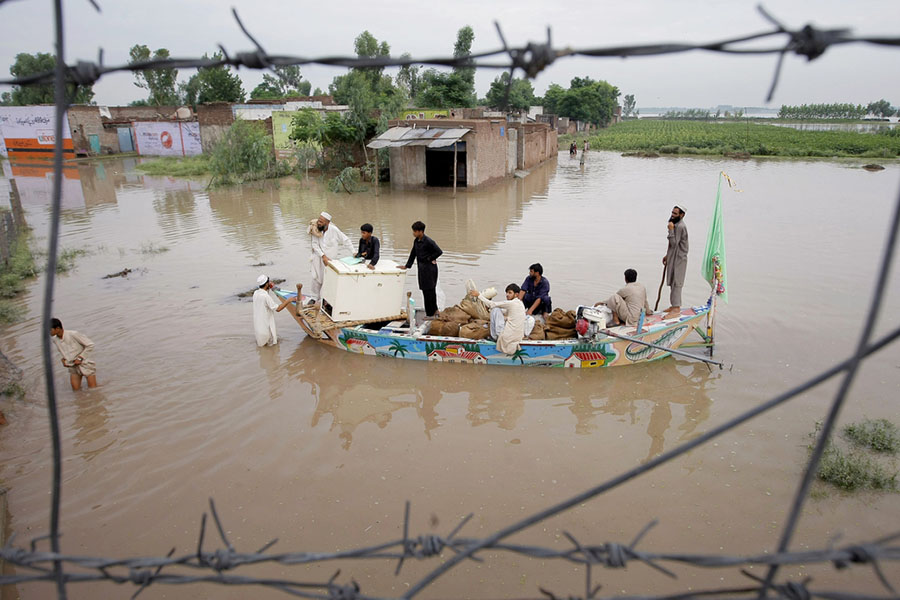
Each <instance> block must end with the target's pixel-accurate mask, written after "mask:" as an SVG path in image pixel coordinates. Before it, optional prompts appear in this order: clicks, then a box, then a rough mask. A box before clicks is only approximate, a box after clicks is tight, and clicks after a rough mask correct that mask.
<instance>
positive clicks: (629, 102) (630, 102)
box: [622, 94, 718, 117]
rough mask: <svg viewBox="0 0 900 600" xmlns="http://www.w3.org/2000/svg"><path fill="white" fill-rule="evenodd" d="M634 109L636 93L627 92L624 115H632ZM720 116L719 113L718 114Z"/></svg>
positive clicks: (623, 105) (623, 109)
mask: <svg viewBox="0 0 900 600" xmlns="http://www.w3.org/2000/svg"><path fill="white" fill-rule="evenodd" d="M633 111H634V94H625V102H624V103H623V104H622V115H623V116H626V117H630V116H631V113H632V112H633ZM717 116H718V115H717Z"/></svg>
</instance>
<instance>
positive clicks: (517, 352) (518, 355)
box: [510, 347, 528, 365]
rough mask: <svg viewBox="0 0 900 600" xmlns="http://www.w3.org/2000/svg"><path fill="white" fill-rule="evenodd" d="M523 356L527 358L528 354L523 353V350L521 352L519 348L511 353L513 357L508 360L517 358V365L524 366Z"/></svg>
mask: <svg viewBox="0 0 900 600" xmlns="http://www.w3.org/2000/svg"><path fill="white" fill-rule="evenodd" d="M523 356H528V353H527V352H525V350H523V349H522V348H521V347H519V349H518V350H516V351H515V352H514V353H513V355H512V356H511V357H510V359H511V360H516V359H517V358H518V359H519V364H522V365H524V364H525V359H524V358H522V357H523Z"/></svg>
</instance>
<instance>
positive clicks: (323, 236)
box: [309, 211, 353, 300]
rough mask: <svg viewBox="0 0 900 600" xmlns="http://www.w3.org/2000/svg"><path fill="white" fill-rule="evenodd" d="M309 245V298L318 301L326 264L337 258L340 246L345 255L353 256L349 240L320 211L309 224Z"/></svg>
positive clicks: (324, 213) (325, 213)
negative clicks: (344, 250)
mask: <svg viewBox="0 0 900 600" xmlns="http://www.w3.org/2000/svg"><path fill="white" fill-rule="evenodd" d="M309 245H310V246H311V248H312V255H310V257H309V270H310V272H311V273H312V279H313V283H312V293H311V294H310V298H311V299H313V300H318V299H319V292H321V290H322V282H323V281H325V267H326V266H327V265H328V263H329V262H330V261H332V260H334V259H336V258H338V253H339V252H340V250H341V247H342V246H346V248H347V249H348V251H347V255H349V256H353V246H352V244H351V243H350V238H348V237H347V236H346V235H344V232H343V231H341V230H340V229H338V228H337V225H332V224H331V215H329V214H328V213H327V212H324V211H322V212H321V213H320V214H319V218H318V219H316V221H315V223H314V224H313V223H310V224H309Z"/></svg>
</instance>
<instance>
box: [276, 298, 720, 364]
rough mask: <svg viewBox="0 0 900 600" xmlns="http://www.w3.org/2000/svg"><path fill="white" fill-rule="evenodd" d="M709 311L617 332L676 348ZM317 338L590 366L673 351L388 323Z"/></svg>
mask: <svg viewBox="0 0 900 600" xmlns="http://www.w3.org/2000/svg"><path fill="white" fill-rule="evenodd" d="M708 312H709V306H708V305H707V306H703V307H694V308H691V309H685V310H683V311H682V314H681V316H680V317H679V318H678V319H677V320H676V319H669V320H665V321H663V320H660V319H659V318H658V317H657V319H656V320H655V321H651V322H649V323H647V324H645V326H644V332H643V333H642V334H637V333H636V331H635V328H634V327H626V328H621V329H617V330H616V332H620V333H621V334H623V335H627V336H629V337H633V338H636V339H639V340H641V341H643V342H648V343H651V344H654V345H656V346H661V347H662V348H669V349H677V348H678V347H679V346H681V345H682V344H683V343H684V342H685V339H686V338H687V337H688V336H689V335H690V333H691V332H692V331H694V330H695V328H699V326H700V321H701V320H702V319H703V318H704V317H706V316H707V314H708ZM294 317H295V319H297V322H298V323H300V325H301V327H303V329H304V330H305V331H306V332H307V334H310V335H311V336H313V337H316V336H315V334H314V333H313V331H314V329H315V328H314V327H312V326H311V324H310V323H307V322H306V320H305V319H304V317H303V316H297V315H294ZM318 339H319V341H321V342H323V343H325V344H328V345H330V346H334V347H335V348H339V349H341V350H345V351H347V352H355V353H357V354H366V355H370V356H387V357H390V358H402V359H406V360H428V361H433V362H445V363H457V364H475V365H478V364H481V365H484V364H487V365H506V366H520V367H559V368H576V369H587V368H599V367H613V366H621V365H631V364H636V363H644V362H650V361H653V360H658V359H660V358H664V357H666V356H670V353H669V352H666V351H665V350H662V349H659V348H653V347H650V346H645V345H643V344H640V343H637V342H632V341H629V340H621V339H616V338H613V337H604V338H602V339H601V340H598V341H587V340H584V341H582V340H556V341H550V340H541V341H532V340H523V341H522V343H521V344H520V346H519V351H518V352H517V353H516V354H514V355H508V354H503V353H502V352H499V351H498V350H497V346H496V344H495V343H494V342H493V341H490V340H471V339H465V338H456V337H444V336H431V335H422V336H419V337H413V336H410V335H409V334H407V333H405V332H402V333H401V332H395V331H393V330H391V329H389V328H383V329H381V330H378V331H376V330H373V329H366V328H365V326H362V325H360V326H355V327H335V328H333V329H329V330H327V331H325V332H324V333H322V334H321V336H320V337H319V338H318Z"/></svg>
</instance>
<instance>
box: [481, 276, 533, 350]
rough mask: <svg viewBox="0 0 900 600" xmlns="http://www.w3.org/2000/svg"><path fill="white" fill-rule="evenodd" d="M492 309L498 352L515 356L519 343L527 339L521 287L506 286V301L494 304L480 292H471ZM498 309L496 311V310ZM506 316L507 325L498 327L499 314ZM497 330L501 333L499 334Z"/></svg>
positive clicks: (492, 326) (493, 329)
mask: <svg viewBox="0 0 900 600" xmlns="http://www.w3.org/2000/svg"><path fill="white" fill-rule="evenodd" d="M469 294H471V295H472V296H475V297H476V298H478V299H479V300H481V301H482V302H484V303H485V304H486V305H487V306H488V307H489V308H490V309H491V330H492V331H491V333H492V334H495V333H498V335H497V350H499V351H500V352H502V353H503V354H509V355H513V354H515V353H516V351H517V350H518V349H519V343H520V342H521V341H522V338H524V337H525V305H524V304H522V301H521V300H519V286H517V285H516V284H515V283H511V284H509V285H508V286H506V300H505V301H500V302H494V301H492V300H488V299H487V298H485V297H484V296H481V295H480V294H479V293H478V290H472V291H470V292H469ZM495 309H496V310H495ZM499 311H502V313H503V314H504V315H505V316H506V323H505V324H503V327H502V328H500V327H498V326H497V325H498V323H496V322H495V321H496V319H497V316H498V312H499ZM497 329H499V330H500V331H499V332H497Z"/></svg>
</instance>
